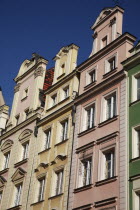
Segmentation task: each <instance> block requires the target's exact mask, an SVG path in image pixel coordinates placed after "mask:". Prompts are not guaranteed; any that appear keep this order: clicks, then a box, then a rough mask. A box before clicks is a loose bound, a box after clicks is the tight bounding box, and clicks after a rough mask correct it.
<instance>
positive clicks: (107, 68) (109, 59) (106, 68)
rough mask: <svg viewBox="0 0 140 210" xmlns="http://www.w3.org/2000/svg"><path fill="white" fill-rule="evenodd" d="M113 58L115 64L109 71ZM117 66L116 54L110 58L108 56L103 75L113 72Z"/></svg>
mask: <svg viewBox="0 0 140 210" xmlns="http://www.w3.org/2000/svg"><path fill="white" fill-rule="evenodd" d="M113 58H115V64H114V68H113V69H111V68H110V61H111V60H112V59H113ZM117 66H118V53H117V52H116V53H115V54H113V55H112V56H110V57H109V58H107V59H106V60H105V74H106V73H108V72H112V71H114V70H115V69H116V68H117Z"/></svg>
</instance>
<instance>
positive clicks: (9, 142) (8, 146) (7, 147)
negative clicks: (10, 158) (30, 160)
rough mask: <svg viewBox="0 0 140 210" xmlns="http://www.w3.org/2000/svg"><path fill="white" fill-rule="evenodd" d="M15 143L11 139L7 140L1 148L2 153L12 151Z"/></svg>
mask: <svg viewBox="0 0 140 210" xmlns="http://www.w3.org/2000/svg"><path fill="white" fill-rule="evenodd" d="M13 143H14V142H13V141H12V140H10V139H8V140H6V141H5V142H4V143H3V144H2V146H1V151H2V152H7V151H9V150H11V147H12V145H13Z"/></svg>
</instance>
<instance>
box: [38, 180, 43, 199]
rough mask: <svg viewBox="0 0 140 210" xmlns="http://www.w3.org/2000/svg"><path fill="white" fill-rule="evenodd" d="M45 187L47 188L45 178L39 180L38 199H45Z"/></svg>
mask: <svg viewBox="0 0 140 210" xmlns="http://www.w3.org/2000/svg"><path fill="white" fill-rule="evenodd" d="M44 189H45V178H43V179H41V180H39V194H38V201H42V200H43V196H44Z"/></svg>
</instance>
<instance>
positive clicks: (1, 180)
mask: <svg viewBox="0 0 140 210" xmlns="http://www.w3.org/2000/svg"><path fill="white" fill-rule="evenodd" d="M5 182H6V179H5V178H4V177H3V176H0V189H1V188H3V187H4V185H5Z"/></svg>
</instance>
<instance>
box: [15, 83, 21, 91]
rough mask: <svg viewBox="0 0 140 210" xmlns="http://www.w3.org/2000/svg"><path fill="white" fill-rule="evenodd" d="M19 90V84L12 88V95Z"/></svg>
mask: <svg viewBox="0 0 140 210" xmlns="http://www.w3.org/2000/svg"><path fill="white" fill-rule="evenodd" d="M19 89H20V83H18V84H17V85H16V86H15V87H14V93H16V92H18V91H19Z"/></svg>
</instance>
